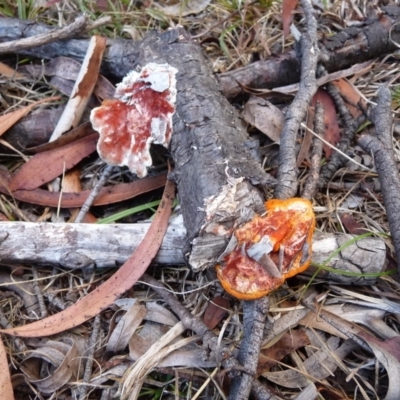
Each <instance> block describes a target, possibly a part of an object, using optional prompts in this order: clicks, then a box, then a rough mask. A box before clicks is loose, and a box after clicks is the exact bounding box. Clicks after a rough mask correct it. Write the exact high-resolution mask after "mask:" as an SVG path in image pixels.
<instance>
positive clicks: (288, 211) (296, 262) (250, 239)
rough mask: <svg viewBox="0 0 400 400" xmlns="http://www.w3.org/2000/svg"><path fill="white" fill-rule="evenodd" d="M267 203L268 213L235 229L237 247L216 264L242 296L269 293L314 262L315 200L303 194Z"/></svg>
mask: <svg viewBox="0 0 400 400" xmlns="http://www.w3.org/2000/svg"><path fill="white" fill-rule="evenodd" d="M265 207H266V210H267V213H266V214H265V216H260V215H257V216H255V217H254V218H253V219H252V220H251V221H249V222H247V223H246V224H244V225H243V226H241V227H240V228H238V229H237V230H236V231H235V233H234V235H235V236H236V239H237V245H236V247H235V249H234V250H233V251H232V252H230V253H229V254H227V255H226V256H225V257H224V259H223V262H222V263H221V265H217V267H216V269H217V276H218V279H219V280H220V282H221V285H222V286H223V287H224V289H225V290H226V291H227V292H228V293H230V294H231V295H232V296H235V297H236V298H238V299H243V300H255V299H259V298H261V297H263V296H265V295H267V294H268V293H270V292H272V291H273V290H275V289H277V288H278V287H279V286H281V285H282V284H283V282H284V281H285V280H286V279H287V278H290V277H292V276H294V275H296V274H298V273H300V272H303V271H305V270H306V269H307V268H308V266H309V265H310V262H311V245H312V236H313V233H314V228H315V215H314V212H313V209H312V205H311V203H310V202H309V201H308V200H305V199H301V198H292V199H288V200H276V199H272V200H268V201H267V202H266V203H265ZM271 265H272V267H271Z"/></svg>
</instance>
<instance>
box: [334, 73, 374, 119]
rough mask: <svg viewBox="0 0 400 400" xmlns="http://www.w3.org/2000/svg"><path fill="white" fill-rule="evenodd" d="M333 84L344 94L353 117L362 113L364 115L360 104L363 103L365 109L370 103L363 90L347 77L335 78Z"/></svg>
mask: <svg viewBox="0 0 400 400" xmlns="http://www.w3.org/2000/svg"><path fill="white" fill-rule="evenodd" d="M332 84H333V85H334V86H335V87H336V89H337V90H338V91H339V92H340V94H341V95H342V97H343V99H344V101H345V102H346V105H347V107H348V108H349V111H350V114H351V115H352V117H353V118H358V117H359V116H360V115H362V113H363V112H362V109H360V107H359V106H358V105H361V107H362V108H363V109H364V110H365V109H367V106H368V104H367V102H366V101H365V99H364V97H363V95H362V94H361V92H360V91H359V90H358V89H357V88H356V87H355V86H354V85H353V84H352V83H351V82H350V81H349V80H347V79H345V78H342V79H337V80H334V81H332Z"/></svg>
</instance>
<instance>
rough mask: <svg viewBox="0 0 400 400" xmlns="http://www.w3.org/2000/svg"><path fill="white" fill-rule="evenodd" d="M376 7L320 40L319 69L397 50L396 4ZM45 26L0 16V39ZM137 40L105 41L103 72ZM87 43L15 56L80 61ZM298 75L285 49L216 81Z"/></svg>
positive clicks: (249, 83) (124, 62) (261, 84)
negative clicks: (323, 57)
mask: <svg viewBox="0 0 400 400" xmlns="http://www.w3.org/2000/svg"><path fill="white" fill-rule="evenodd" d="M381 11H382V14H381V15H380V16H379V18H368V19H367V20H366V21H363V22H361V23H360V24H359V25H353V26H351V27H349V28H346V29H344V30H343V31H341V32H339V33H338V34H336V35H333V36H329V37H328V36H326V37H323V38H322V40H321V42H320V46H321V48H325V50H326V53H327V56H328V57H327V61H326V62H325V67H326V69H327V70H328V71H329V72H334V71H339V70H341V69H343V68H347V67H349V66H351V65H354V64H357V63H360V62H363V61H367V60H371V59H374V58H376V57H380V56H382V55H385V54H390V53H391V52H393V51H394V50H396V49H397V47H396V43H399V42H400V27H399V24H398V22H399V18H400V7H398V6H386V7H381ZM51 29H53V27H49V26H47V25H44V24H39V23H36V22H33V21H21V20H17V19H12V18H0V42H7V41H11V40H16V39H20V38H27V37H31V36H34V35H38V34H42V33H45V32H48V31H50V30H51ZM141 44H142V42H141V41H138V42H133V41H131V40H126V39H115V40H110V39H109V40H108V41H107V49H106V51H105V54H104V59H103V64H102V71H103V73H105V74H111V75H114V76H115V77H117V78H120V79H121V78H122V77H123V76H125V75H126V74H127V73H128V72H129V71H130V70H131V69H132V66H133V65H135V63H136V60H137V58H138V56H139V52H140V48H141ZM87 47H88V39H70V40H63V41H58V42H55V43H50V44H48V45H44V46H40V47H37V48H31V49H27V50H22V51H21V52H20V54H24V55H28V56H32V57H36V58H43V59H52V58H56V57H59V56H65V57H72V58H75V59H77V60H80V61H82V60H83V57H84V56H85V54H86V50H87ZM299 77H300V63H299V59H298V55H297V54H296V52H295V51H294V50H290V51H288V52H285V53H283V54H280V55H273V56H271V57H269V58H267V59H266V60H263V61H258V62H254V63H252V64H249V65H247V66H245V67H243V68H239V69H236V70H234V71H229V72H227V73H223V74H220V75H219V77H218V79H219V83H220V86H221V89H222V91H223V93H224V95H225V96H226V97H228V98H232V97H235V96H237V95H239V94H240V93H242V91H243V87H253V88H268V89H272V88H274V87H279V86H285V85H290V84H293V83H296V82H298V81H299Z"/></svg>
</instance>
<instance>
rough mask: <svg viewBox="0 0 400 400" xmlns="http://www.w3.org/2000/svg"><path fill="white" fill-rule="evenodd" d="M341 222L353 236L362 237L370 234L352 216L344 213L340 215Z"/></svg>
mask: <svg viewBox="0 0 400 400" xmlns="http://www.w3.org/2000/svg"><path fill="white" fill-rule="evenodd" d="M340 220H341V221H342V224H343V225H344V227H345V228H346V229H347V230H348V231H349V233H351V234H352V235H362V234H363V233H366V232H368V230H367V229H366V228H365V227H363V226H362V225H361V224H360V223H359V222H357V221H356V220H355V219H354V217H353V216H352V215H351V214H348V213H344V214H342V215H340Z"/></svg>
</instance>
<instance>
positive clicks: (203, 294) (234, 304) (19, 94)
mask: <svg viewBox="0 0 400 400" xmlns="http://www.w3.org/2000/svg"><path fill="white" fill-rule="evenodd" d="M178 3H179V2H177V1H164V2H161V1H159V2H158V4H163V5H164V6H170V5H173V4H178ZM372 3H378V2H371V1H364V0H354V1H352V2H346V1H328V0H326V1H323V2H322V3H321V4H324V6H325V9H320V10H319V14H318V18H319V32H320V34H321V35H322V34H324V35H331V34H334V33H335V32H337V31H339V30H341V29H342V28H343V27H346V26H350V25H351V24H353V23H355V22H357V21H359V20H361V19H363V18H365V17H366V16H369V14H368V13H369V11H368V10H370V8H369V7H372ZM46 4H51V6H46ZM81 12H86V13H88V14H89V15H90V18H91V19H92V20H96V19H98V18H100V17H102V16H111V17H112V23H111V24H108V25H107V26H104V27H101V28H99V29H98V33H100V34H103V35H107V36H108V37H110V38H114V37H125V38H132V39H133V40H138V39H140V38H142V37H143V36H144V35H145V33H146V32H147V31H148V30H150V29H162V30H165V29H167V28H169V27H174V26H176V25H178V24H180V25H182V26H184V27H185V29H187V30H188V31H189V32H190V33H191V34H192V35H193V36H195V37H197V38H198V40H199V41H200V42H201V43H202V46H203V48H204V51H205V53H206V54H207V55H208V57H209V59H210V62H211V63H212V66H213V70H214V71H215V72H216V73H219V72H225V71H230V70H233V69H236V68H239V67H242V66H245V65H247V64H248V63H251V62H252V61H254V60H257V59H261V60H262V59H265V58H266V57H268V56H270V55H271V54H273V53H279V52H282V51H284V50H285V49H288V48H291V47H292V46H293V43H294V41H293V38H292V36H289V38H288V39H286V40H284V39H283V35H282V28H281V14H280V13H281V4H280V2H276V1H267V0H263V1H240V0H213V1H211V3H210V4H209V5H208V6H207V7H206V8H205V10H204V11H202V12H200V13H197V14H195V15H182V14H181V15H179V14H178V15H177V16H173V17H171V16H167V15H165V14H164V13H163V12H162V10H160V9H159V8H157V7H156V2H153V1H143V2H135V1H129V0H118V1H111V0H110V1H106V0H103V1H101V0H99V1H70V0H64V1H49V2H47V3H46V2H45V1H39V0H36V1H33V0H32V1H24V0H19V1H17V2H14V1H3V2H2V4H0V13H1V14H3V15H4V16H9V17H19V18H22V19H25V18H31V19H36V20H38V21H40V22H44V23H47V24H51V25H65V24H67V23H70V22H71V21H73V20H74V18H75V17H76V16H77V15H78V14H80V13H81ZM301 18H302V16H301V15H300V14H297V15H295V20H296V24H297V26H298V27H299V29H301V27H302V26H303V21H301ZM5 62H7V63H8V64H9V65H10V66H15V62H16V60H15V59H13V58H11V57H10V58H8V59H7V60H5ZM17 62H18V65H22V64H24V63H27V62H29V60H25V59H19V60H18V61H17ZM399 77H400V72H399V69H398V66H397V63H395V62H393V61H392V60H391V59H387V60H384V61H383V62H382V63H376V64H375V65H374V67H373V68H372V69H371V70H370V71H369V72H368V73H367V74H364V75H360V76H354V77H352V78H351V79H350V80H351V82H352V83H353V84H354V85H355V86H356V87H357V88H358V89H359V90H360V92H361V93H362V94H363V96H365V98H366V99H367V100H368V101H373V98H374V96H375V95H376V92H377V89H378V87H379V85H380V84H382V83H389V84H390V85H391V87H393V91H394V100H393V107H394V110H395V112H396V117H397V114H398V109H399V107H400V100H399V99H400V95H399V89H398V87H399V86H398V85H399V84H400V82H399ZM0 87H1V96H0V113H1V114H3V113H5V112H9V111H12V110H15V109H18V108H20V107H23V106H25V105H28V104H30V103H32V102H34V101H37V100H40V99H43V98H44V97H49V96H54V95H57V94H58V93H57V91H55V90H52V89H51V88H50V87H49V86H48V85H47V83H46V81H44V80H38V81H35V82H31V81H24V80H23V79H8V78H4V77H0ZM65 100H66V98H64V99H63V100H62V101H61V102H60V103H63V102H64V101H65ZM239 106H240V105H239ZM394 148H395V152H396V156H397V159H398V160H399V161H400V146H399V143H398V140H397V137H395V138H394ZM0 157H1V159H0V163H1V165H2V167H4V168H7V169H8V170H9V171H10V172H13V171H15V170H17V169H18V168H19V167H20V166H21V164H22V163H23V160H22V159H21V158H20V156H19V155H18V154H16V153H15V152H9V151H7V152H5V151H2V154H0ZM349 166H350V164H349ZM99 169H100V163H99V162H98V160H96V159H91V160H90V161H88V162H86V164H85V165H84V166H83V168H82V172H81V179H82V183H83V186H84V187H85V186H88V187H90V186H91V185H92V182H93V181H95V180H96V179H97V177H98V174H99ZM306 175H307V169H305V168H304V169H302V171H301V179H304V178H305V177H306ZM371 176H376V175H375V174H373V173H372V174H371V172H365V171H364V170H362V169H359V168H344V169H342V170H340V171H338V173H337V174H336V175H335V177H334V178H333V182H337V183H341V182H347V183H348V184H349V185H350V186H348V187H346V188H344V189H342V190H332V189H326V191H324V192H319V193H317V194H316V196H315V198H314V204H315V206H316V214H317V222H318V230H320V231H322V232H342V231H345V228H344V227H343V226H342V223H341V220H340V218H338V215H339V208H340V207H342V205H343V202H345V201H346V199H348V198H349V197H350V196H351V195H352V192H353V189H352V188H351V185H352V184H355V183H357V182H363V181H364V180H368V179H370V178H371ZM111 179H112V181H113V182H121V181H127V180H129V179H130V175H129V173H127V172H125V171H123V172H117V173H115V174H114V176H113V177H112V178H111ZM154 199H155V198H154V197H146V198H144V199H143V198H140V199H139V200H135V202H134V204H137V203H138V202H146V201H148V202H149V201H152V200H154ZM358 200H359V203H358V204H357V206H356V207H355V208H350V207H349V206H348V205H345V207H344V208H345V210H346V212H347V213H349V214H351V215H352V216H353V217H354V218H355V220H356V221H358V222H359V223H360V224H361V225H363V226H364V227H366V228H367V229H368V230H369V231H370V232H374V233H378V234H387V233H389V228H388V223H387V218H386V214H385V210H384V207H383V205H382V199H381V195H380V193H379V192H373V191H370V193H366V194H365V193H364V195H363V197H362V198H358ZM134 204H132V203H130V206H133V205H134ZM121 207H124V208H126V207H127V205H126V204H125V203H124V204H123V206H107V207H104V208H102V209H101V210H100V211H96V213H97V214H98V215H96V216H107V215H110V214H113V213H115V212H117V211H119V210H121ZM0 211H1V212H2V213H3V214H4V215H5V216H6V217H7V218H8V219H10V220H15V221H49V220H54V219H56V216H55V215H56V212H57V210H55V209H52V208H44V207H39V206H33V205H28V204H24V203H21V202H17V201H14V200H13V199H12V198H10V197H7V196H4V195H1V196H0ZM341 211H343V208H342V209H341ZM150 215H151V213H150V214H149V213H148V212H144V213H140V214H138V215H136V216H135V217H134V218H131V219H126V220H125V221H127V222H135V221H137V220H140V219H145V218H148V217H149V216H150ZM68 218H69V214H68V213H64V212H63V213H62V214H61V217H60V219H61V220H62V221H66V220H68ZM384 240H385V243H386V245H387V247H388V249H389V253H392V244H391V242H390V240H389V238H388V237H384ZM5 270H7V269H5ZM18 271H19V272H20V273H21V274H22V279H23V282H26V283H20V287H21V288H22V289H23V290H25V291H26V292H27V293H30V290H31V288H30V287H25V286H24V285H28V284H31V283H32V281H33V275H32V270H31V268H30V267H29V266H28V267H23V268H22V269H19V270H16V269H14V273H15V274H16V273H17V272H18ZM112 272H113V271H96V273H95V274H93V275H92V276H91V277H90V279H89V281H88V280H87V279H85V278H84V277H83V275H82V274H80V273H78V272H71V271H60V270H59V269H54V270H51V268H40V269H39V270H38V275H39V278H40V279H39V281H38V283H39V284H40V286H41V291H42V293H43V294H44V300H45V304H46V307H47V309H48V311H49V313H55V312H57V311H59V310H62V309H64V308H66V307H68V305H70V304H71V303H75V302H76V301H77V300H78V299H80V298H81V297H83V296H84V295H85V294H86V293H88V292H89V291H90V290H93V288H95V287H96V286H97V285H98V284H99V283H100V282H102V281H104V280H105V279H107V277H109V276H110V275H111V274H112ZM151 272H153V273H154V274H155V276H156V277H157V279H159V280H160V281H162V282H164V283H165V284H166V285H167V286H168V287H169V288H170V289H171V291H173V292H174V293H176V295H177V296H178V297H179V299H180V300H181V302H182V304H184V305H185V307H186V308H187V309H188V310H190V311H191V312H192V313H193V314H195V315H198V316H202V315H203V313H204V311H205V309H206V307H207V305H208V302H209V300H210V299H212V298H213V297H215V296H218V295H222V290H221V288H220V286H219V284H218V283H217V282H216V281H215V280H213V278H212V274H209V273H205V274H198V275H193V274H191V272H190V270H189V269H188V268H187V267H179V266H177V267H176V268H172V267H171V268H163V269H161V270H152V271H151ZM301 282H302V281H301V280H300V281H298V286H297V287H292V289H293V290H294V291H295V292H296V293H297V294H299V296H300V293H302V289H304V285H303V284H302V283H301ZM1 286H3V288H4V287H8V285H6V284H4V283H0V288H1ZM313 289H316V290H317V291H318V296H319V298H318V300H319V301H320V303H321V304H324V305H343V306H344V305H345V304H350V303H352V302H355V301H358V300H357V299H358V297H360V295H364V296H365V297H364V298H363V301H364V302H366V303H369V304H372V303H373V302H374V301H380V302H382V303H383V304H386V303H387V301H385V299H386V300H387V299H390V300H391V301H393V302H395V303H398V302H399V300H400V297H399V290H400V287H399V283H398V281H397V280H394V279H393V278H391V277H390V276H382V277H381V278H380V279H379V280H378V281H377V283H376V285H373V286H368V287H355V288H352V289H351V290H350V291H348V292H344V290H342V289H337V288H336V287H334V286H331V285H330V282H323V281H322V282H320V283H318V284H317V285H315V286H313ZM302 296H305V294H302ZM126 297H127V298H130V297H133V298H136V299H137V301H139V302H140V303H141V304H146V303H148V302H152V301H154V300H158V299H157V297H156V296H155V294H154V293H153V292H152V291H151V290H150V289H149V288H148V287H146V286H145V285H140V284H139V285H136V286H135V287H134V289H132V291H131V292H130V293H127V295H126ZM293 299H294V297H293V293H292V292H291V291H287V290H286V289H282V290H280V291H279V292H277V293H276V294H274V295H273V296H271V302H272V309H271V318H274V319H276V320H278V319H279V318H280V316H281V315H282V314H283V313H287V312H289V311H290V310H293V308H294V306H295V304H294V303H293ZM158 301H159V300H158ZM160 303H161V304H163V303H162V302H160ZM230 304H231V308H230V309H229V310H228V315H227V317H225V319H224V321H222V322H221V323H220V324H219V325H218V327H217V330H216V331H217V333H218V334H219V335H220V337H221V338H222V337H223V338H224V340H226V341H227V342H229V343H231V344H232V347H235V346H238V343H239V341H240V339H241V334H242V330H241V305H240V303H239V302H238V301H235V300H234V299H230ZM0 310H1V315H0V319H1V321H0V323H1V324H2V326H3V327H5V326H7V325H11V326H16V325H20V324H22V322H23V321H25V320H28V321H29V320H31V319H35V318H36V315H34V314H31V315H29V314H28V313H27V311H26V309H25V304H24V302H21V300H20V298H19V297H18V296H15V295H11V294H10V292H7V291H5V292H0ZM398 316H399V313H398V311H396V310H395V307H394V305H393V307H392V308H390V307H388V309H387V312H386V314H385V316H384V317H382V321H384V322H385V324H386V325H387V326H388V327H389V328H390V329H391V330H393V332H394V333H397V334H398V331H399V328H400V327H399V317H398ZM119 318H120V313H118V307H117V306H115V307H114V308H110V309H109V310H106V311H105V312H104V313H103V314H102V323H101V327H100V334H99V336H98V338H97V344H96V349H97V350H96V352H95V354H94V358H95V360H96V363H97V364H95V367H94V371H95V372H94V375H93V377H97V378H98V376H99V375H100V374H101V373H105V372H106V371H108V370H110V369H111V366H112V365H120V366H123V367H125V368H126V367H130V366H131V365H132V361H131V360H130V359H129V357H128V352H127V350H126V349H125V351H123V352H121V353H120V354H109V353H106V352H105V350H104V349H105V346H106V345H107V341H108V332H109V330H110V329H112V326H113V325H115V321H118V319H119ZM140 329H141V328H139V332H140ZM314 329H320V330H319V331H318V333H317V334H315V338H314V342H312V343H310V344H309V345H307V346H304V347H302V348H301V349H297V350H293V352H292V353H291V354H289V355H287V356H286V357H285V358H284V359H283V360H282V364H277V365H276V366H275V367H273V369H272V370H273V371H275V372H277V371H279V370H283V369H286V365H289V366H290V368H293V369H294V370H297V369H299V370H301V365H302V361H304V360H305V359H306V358H307V357H309V356H310V355H311V354H312V353H313V352H314V351H315V349H316V348H318V343H317V342H318V338H319V339H321V338H322V339H327V338H328V336H329V334H328V333H326V331H324V330H323V329H321V327H311V330H314ZM91 330H92V322H91V321H90V322H88V323H86V324H84V325H83V326H80V327H78V328H76V329H74V331H73V334H74V335H75V336H81V337H84V338H87V336H88V335H89V334H90V332H91ZM282 332H283V331H282ZM314 333H315V331H314ZM185 335H186V336H187V335H190V333H187V332H186V333H185ZM65 337H66V335H60V336H59V337H58V338H52V339H53V340H65ZM4 340H5V345H6V347H7V350H8V354H9V357H10V358H9V361H10V367H11V370H12V373H13V374H15V373H16V372H17V371H19V370H20V368H21V365H23V363H24V362H25V361H24V360H25V358H26V349H27V347H28V348H29V347H30V346H33V347H35V346H36V343H35V342H34V341H27V342H26V343H24V342H22V341H19V340H15V339H11V338H5V339H4ZM274 341H276V338H275V339H274ZM270 345H271V343H265V346H264V347H265V348H267V347H269V346H270ZM335 364H336V366H337V367H338V369H337V370H336V372H335V376H328V377H326V378H325V377H324V378H321V379H320V380H319V381H318V382H317V384H318V387H319V389H320V396H321V398H326V399H328V398H333V397H331V396H333V395H334V394H336V395H337V396H338V397H337V398H354V399H356V398H357V399H361V398H363V399H374V398H382V396H383V395H384V392H385V390H386V389H385V388H386V387H387V384H388V377H387V374H386V372H385V370H383V369H382V368H381V367H379V365H378V364H376V363H375V361H374V357H373V355H372V353H371V352H368V351H366V350H364V349H357V350H356V351H352V352H350V353H349V354H347V355H346V356H344V357H343V359H340V357H339V358H336V359H335ZM151 369H152V368H151ZM121 371H122V372H121ZM123 371H124V370H123V368H121V369H120V370H117V369H116V370H114V375H110V377H109V378H108V379H105V380H103V381H101V382H100V381H98V382H100V383H93V384H92V386H91V387H90V388H89V390H88V392H87V395H86V397H85V398H87V399H100V396H101V395H103V396H104V399H108V398H111V397H106V393H107V391H109V393H114V394H115V389H116V388H117V387H118V384H119V383H120V382H121V379H122V376H123ZM216 371H217V370H215V369H214V368H209V369H206V368H172V367H165V368H155V369H154V370H153V371H150V370H149V371H147V372H148V373H147V375H146V378H145V379H144V384H143V387H142V389H141V398H143V399H161V398H164V399H172V398H175V399H181V398H182V399H192V398H195V396H199V397H196V398H212V399H215V400H217V399H222V398H224V395H223V390H222V389H221V387H222V377H221V376H219V375H218V373H216ZM303 372H304V371H303ZM264 375H266V376H268V374H264ZM347 378H348V379H349V381H347ZM122 381H123V380H122ZM204 383H206V385H204ZM268 384H269V385H271V386H272V387H275V389H276V390H277V391H278V394H279V395H280V396H282V397H284V398H292V397H293V396H295V395H296V394H297V393H298V392H299V390H297V389H291V388H287V387H284V386H280V385H274V383H272V382H268ZM78 387H79V382H78V383H77V382H69V383H68V384H66V385H65V386H64V387H62V388H60V389H59V390H57V391H56V392H55V393H53V394H43V393H39V392H38V391H36V389H35V385H34V384H32V385H31V386H21V387H20V388H19V389H18V390H17V391H16V398H21V399H22V398H24V399H25V398H32V399H69V398H74V397H73V396H74V395H76V393H77V388H78ZM199 388H202V389H201V392H199ZM325 395H326V397H325ZM102 398H103V397H102Z"/></svg>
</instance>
